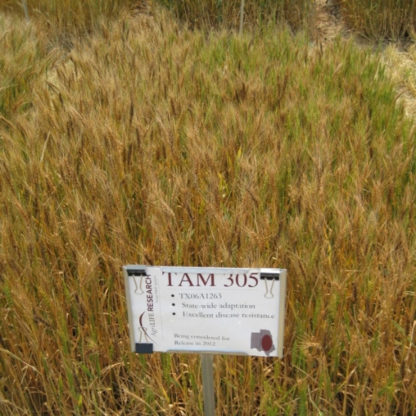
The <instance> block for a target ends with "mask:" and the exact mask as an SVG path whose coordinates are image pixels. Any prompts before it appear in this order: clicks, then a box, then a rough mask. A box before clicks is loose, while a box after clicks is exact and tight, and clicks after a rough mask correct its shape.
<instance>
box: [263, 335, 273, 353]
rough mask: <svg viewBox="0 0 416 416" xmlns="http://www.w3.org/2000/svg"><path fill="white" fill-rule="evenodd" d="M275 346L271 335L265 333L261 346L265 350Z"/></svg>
mask: <svg viewBox="0 0 416 416" xmlns="http://www.w3.org/2000/svg"><path fill="white" fill-rule="evenodd" d="M272 346H273V340H272V337H271V336H270V335H263V337H262V339H261V347H262V348H263V351H269V350H270V349H271V348H272Z"/></svg>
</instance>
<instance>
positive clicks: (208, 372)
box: [201, 354, 215, 416]
mask: <svg viewBox="0 0 416 416" xmlns="http://www.w3.org/2000/svg"><path fill="white" fill-rule="evenodd" d="M201 367H202V390H203V395H204V416H215V393H214V370H213V367H214V364H213V356H212V354H201Z"/></svg>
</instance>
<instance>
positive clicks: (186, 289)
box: [123, 265, 286, 357]
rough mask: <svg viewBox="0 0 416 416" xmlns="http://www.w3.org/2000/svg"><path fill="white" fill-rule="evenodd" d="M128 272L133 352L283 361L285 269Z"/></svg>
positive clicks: (126, 268)
mask: <svg viewBox="0 0 416 416" xmlns="http://www.w3.org/2000/svg"><path fill="white" fill-rule="evenodd" d="M123 269H124V277H125V285H126V296H127V304H128V315H129V327H130V340H131V348H132V351H133V352H138V353H151V352H156V351H159V352H198V353H200V352H207V353H220V354H242V355H256V356H261V357H282V355H283V332H284V315H285V295H286V270H283V269H256V268H252V269H250V268H247V269H240V268H211V267H208V268H202V267H165V266H160V267H153V266H152V267H148V266H142V265H131V266H124V267H123Z"/></svg>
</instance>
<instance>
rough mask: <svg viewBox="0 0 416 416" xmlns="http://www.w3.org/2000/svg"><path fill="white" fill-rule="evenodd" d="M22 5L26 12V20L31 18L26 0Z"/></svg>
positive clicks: (23, 0)
mask: <svg viewBox="0 0 416 416" xmlns="http://www.w3.org/2000/svg"><path fill="white" fill-rule="evenodd" d="M22 7H23V11H24V13H25V17H26V20H29V12H28V10H27V3H26V0H22Z"/></svg>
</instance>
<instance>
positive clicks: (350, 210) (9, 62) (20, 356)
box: [0, 2, 416, 416]
mask: <svg viewBox="0 0 416 416" xmlns="http://www.w3.org/2000/svg"><path fill="white" fill-rule="evenodd" d="M121 3H122V2H120V4H121ZM29 6H30V4H29ZM30 10H31V16H32V18H31V20H30V21H29V22H26V21H25V19H24V17H23V16H22V15H21V14H18V13H17V14H16V13H14V12H12V8H11V6H10V8H9V9H7V8H6V9H4V11H3V12H1V13H0V33H1V35H0V51H1V52H0V308H1V309H0V310H1V313H2V319H1V320H0V414H1V415H4V416H7V415H172V416H176V415H199V414H202V409H203V403H202V391H201V379H200V377H201V376H200V363H199V357H198V356H197V355H192V354H191V355H168V354H153V355H146V356H141V355H133V354H131V353H130V352H129V351H130V350H129V338H128V328H127V311H126V302H125V296H124V282H123V278H122V272H121V267H122V265H123V264H132V263H140V264H149V265H159V264H160V265H162V264H166V265H194V266H229V267H234V266H235V267H284V268H287V269H288V289H287V315H286V327H285V346H284V348H285V351H284V358H283V359H282V360H275V359H271V358H267V359H260V358H251V357H232V356H216V357H215V389H216V398H217V414H218V415H242V416H245V415H247V416H249V415H250V416H252V415H270V416H271V415H280V414H282V415H318V414H319V415H414V414H415V413H416V411H415V409H416V375H415V374H416V372H415V369H416V346H415V342H416V320H415V319H416V277H415V276H416V262H415V260H416V259H415V253H416V251H415V249H416V239H415V237H416V233H415V226H414V222H415V214H416V204H415V202H416V201H415V198H416V193H415V186H416V176H415V174H416V154H415V138H416V133H415V128H414V123H413V121H412V119H410V118H409V117H407V116H406V114H405V112H404V109H403V108H402V106H401V104H400V102H398V100H397V94H396V92H395V89H394V84H393V82H392V81H391V80H390V79H389V77H388V76H387V74H386V72H385V69H384V67H383V65H382V64H381V63H380V60H379V59H378V56H377V55H376V54H375V55H371V54H369V53H368V51H366V50H364V49H363V48H359V47H357V46H356V45H355V44H354V43H353V42H352V41H345V40H342V39H338V40H336V41H335V42H334V43H331V44H328V45H327V46H326V47H325V48H319V47H318V48H311V46H310V39H309V38H308V35H307V32H305V31H299V32H297V33H296V34H293V33H292V31H291V30H290V29H289V28H287V27H284V26H281V25H278V26H275V25H270V24H268V25H265V26H262V27H261V28H260V29H254V30H252V31H249V30H246V31H245V32H244V34H243V35H242V36H239V35H238V34H235V33H234V32H230V31H229V30H225V29H217V30H212V31H206V30H202V29H198V28H193V29H191V28H188V27H187V25H184V24H183V21H182V20H177V19H175V18H174V17H173V16H172V14H171V13H170V12H168V11H166V10H165V9H163V8H160V7H156V6H154V7H152V10H151V12H150V13H147V12H146V13H144V14H143V13H137V12H133V11H132V9H131V5H130V4H129V8H126V9H123V8H120V9H119V10H118V12H117V13H115V14H114V16H112V17H109V16H108V14H107V11H105V10H104V12H103V13H102V15H100V16H101V17H100V18H99V19H98V18H97V20H94V24H93V25H91V24H90V25H89V26H88V30H84V29H85V28H86V27H87V25H85V27H84V29H83V30H81V29H80V28H77V30H76V31H72V32H71V31H70V30H68V29H66V28H67V26H66V24H65V25H64V24H63V25H62V26H59V25H58V24H52V25H48V21H47V19H46V20H45V17H44V15H42V16H40V17H36V14H33V13H34V12H33V9H30ZM91 10H92V9H91ZM97 10H98V9H97ZM97 13H98V12H97ZM49 20H50V19H49Z"/></svg>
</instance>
